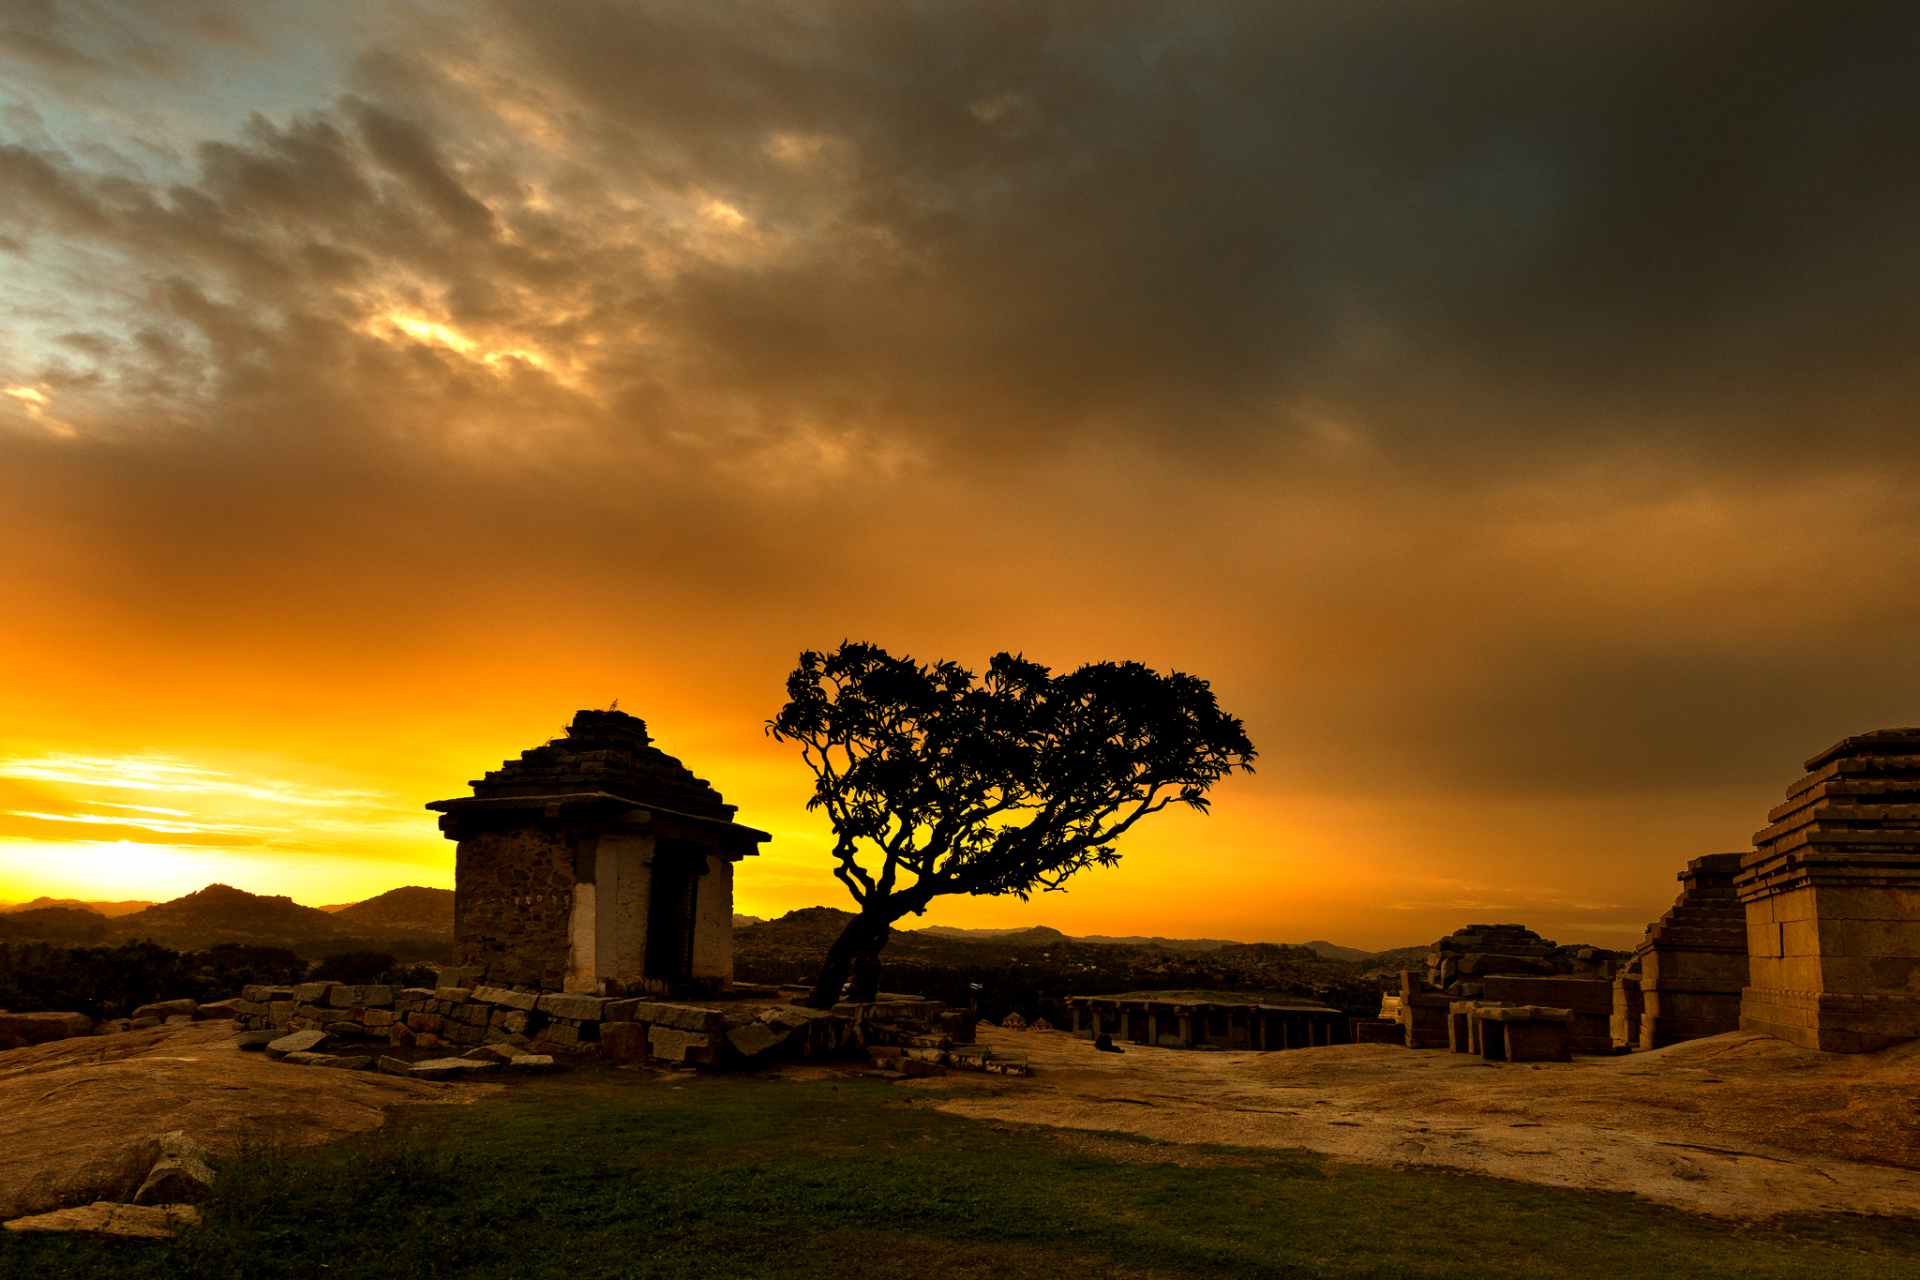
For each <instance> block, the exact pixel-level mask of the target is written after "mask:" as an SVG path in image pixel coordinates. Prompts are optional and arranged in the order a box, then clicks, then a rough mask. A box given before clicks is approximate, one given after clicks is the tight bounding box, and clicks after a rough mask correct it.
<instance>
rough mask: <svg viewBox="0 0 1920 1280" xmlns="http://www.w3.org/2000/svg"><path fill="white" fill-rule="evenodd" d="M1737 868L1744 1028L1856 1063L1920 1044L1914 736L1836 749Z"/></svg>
mask: <svg viewBox="0 0 1920 1280" xmlns="http://www.w3.org/2000/svg"><path fill="white" fill-rule="evenodd" d="M1806 768H1807V773H1806V776H1805V777H1803V778H1801V779H1800V780H1799V781H1798V782H1796V783H1794V784H1793V785H1792V786H1790V787H1788V788H1787V799H1786V802H1785V803H1784V804H1781V805H1779V806H1778V807H1776V808H1775V809H1773V810H1772V812H1770V813H1768V815H1767V820H1768V822H1769V823H1770V824H1771V825H1769V826H1768V827H1766V828H1765V829H1764V830H1762V831H1760V832H1757V833H1756V834H1755V835H1754V838H1753V842H1754V850H1753V852H1752V853H1749V854H1747V855H1745V856H1744V857H1743V858H1742V859H1741V861H1740V870H1739V872H1738V873H1737V874H1736V875H1735V877H1734V882H1733V883H1734V889H1735V891H1736V892H1737V893H1738V894H1739V896H1740V902H1741V905H1742V906H1744V907H1745V909H1746V926H1747V958H1748V978H1747V986H1746V989H1745V991H1744V992H1743V993H1742V995H1741V1001H1740V1027H1741V1029H1742V1030H1745V1031H1761V1032H1765V1033H1766V1034H1768V1035H1773V1036H1779V1037H1780V1038H1781V1039H1783V1040H1791V1041H1793V1042H1794V1043H1795V1044H1798V1045H1800V1046H1802V1047H1804V1048H1808V1049H1826V1050H1832V1051H1838V1052H1841V1053H1864V1052H1870V1051H1871V1050H1874V1049H1880V1048H1885V1047H1886V1046H1888V1045H1891V1044H1896V1043H1898V1042H1899V1041H1902V1040H1909V1039H1912V1038H1914V1037H1916V1036H1920V728H1907V729H1881V730H1878V731H1877V732H1874V733H1866V734H1861V735H1859V736H1857V737H1852V738H1842V739H1841V740H1840V741H1839V742H1837V743H1835V744H1834V745H1833V746H1831V747H1828V748H1827V749H1826V750H1825V751H1822V752H1821V753H1820V754H1819V755H1817V756H1814V757H1813V758H1812V759H1811V760H1808V761H1807V763H1806Z"/></svg>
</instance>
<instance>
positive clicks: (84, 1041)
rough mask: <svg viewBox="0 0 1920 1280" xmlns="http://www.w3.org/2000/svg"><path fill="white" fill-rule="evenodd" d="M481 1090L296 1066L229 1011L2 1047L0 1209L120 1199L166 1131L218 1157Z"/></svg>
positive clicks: (353, 1128)
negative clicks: (239, 1026) (245, 1034)
mask: <svg viewBox="0 0 1920 1280" xmlns="http://www.w3.org/2000/svg"><path fill="white" fill-rule="evenodd" d="M492 1091H493V1087H492V1086H488V1085H482V1084H459V1085H445V1084H434V1083H431V1082H428V1081H424V1080H417V1079H402V1078H397V1077H394V1076H390V1075H382V1074H380V1073H378V1072H372V1071H301V1070H299V1069H297V1068H293V1067H287V1066H284V1065H282V1064H280V1063H277V1062H273V1061H270V1060H268V1059H266V1058H264V1057H262V1056H261V1055H260V1054H258V1053H245V1052H242V1051H241V1049H240V1048H239V1046H238V1045H236V1044H235V1043H234V1032H233V1026H232V1024H231V1023H227V1022H195V1023H188V1024H185V1025H182V1026H173V1027H169V1026H160V1027H151V1028H148V1029H146V1030H143V1031H129V1032H123V1033H121V1034H119V1035H112V1036H88V1037H83V1038H79V1039H72V1040H58V1041H55V1042H53V1043H51V1044H43V1045H37V1046H34V1047H32V1048H28V1049H16V1050H13V1051H11V1052H9V1053H7V1054H5V1055H4V1056H0V1221H4V1220H8V1219H14V1218H19V1217H22V1216H25V1215H28V1214H40V1213H45V1212H47V1211H49V1210H52V1209H56V1208H58V1207H60V1206H62V1205H71V1204H74V1203H76V1202H80V1203H84V1202H87V1201H92V1200H124V1199H130V1198H131V1197H132V1196H133V1194H134V1193H135V1191H136V1190H137V1189H138V1188H139V1187H140V1185H141V1183H142V1182H143V1181H144V1180H145V1179H146V1177H147V1175H148V1173H149V1171H150V1170H151V1169H152V1167H153V1165H154V1163H155V1161H156V1160H157V1159H159V1158H160V1156H161V1154H162V1153H161V1142H160V1138H161V1135H163V1134H166V1133H168V1132H170V1131H174V1130H180V1131H184V1132H185V1133H186V1134H189V1135H191V1136H192V1138H193V1139H194V1140H195V1141H197V1142H198V1143H200V1144H201V1145H202V1146H203V1147H205V1148H206V1149H207V1151H209V1152H210V1153H211V1154H212V1156H213V1158H214V1160H215V1162H216V1164H217V1162H218V1160H219V1158H220V1157H221V1156H223V1155H225V1154H228V1153H230V1152H232V1151H233V1150H235V1149H236V1148H237V1147H238V1146H240V1145H241V1144H242V1143H243V1142H249V1141H253V1142H278V1143H285V1144H294V1145H304V1144H307V1143H317V1142H327V1141H331V1140H333V1139H336V1138H343V1137H346V1136H348V1135H349V1134H354V1133H360V1132H364V1131H365V1130H368V1129H374V1128H377V1127H379V1126H380V1125H381V1124H382V1123H383V1122H384V1121H385V1120H386V1118H387V1116H388V1114H389V1113H390V1112H391V1111H392V1110H393V1109H394V1108H396V1107H399V1106H403V1105H406V1104H409V1103H422V1102H451V1103H461V1102H469V1101H472V1100H473V1099H475V1098H478V1097H481V1096H483V1095H485V1094H487V1093H491V1092H492ZM9 1225H11V1223H9Z"/></svg>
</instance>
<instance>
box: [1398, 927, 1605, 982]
mask: <svg viewBox="0 0 1920 1280" xmlns="http://www.w3.org/2000/svg"><path fill="white" fill-rule="evenodd" d="M1616 959H1617V958H1616V956H1615V955H1614V953H1613V952H1611V951H1607V950H1604V949H1602V948H1599V947H1563V946H1560V945H1559V944H1557V943H1555V942H1551V941H1549V940H1548V939H1546V938H1543V937H1541V936H1540V935H1539V934H1537V933H1535V932H1534V931H1533V930H1531V929H1529V928H1527V927H1525V926H1524V925H1517V924H1470V925H1468V926H1467V927H1466V928H1464V929H1458V930H1455V931H1454V933H1453V934H1452V935H1451V936H1449V937H1445V938H1442V939H1440V940H1439V941H1438V942H1436V943H1434V944H1433V949H1432V950H1431V951H1429V952H1428V953H1427V983H1428V985H1430V986H1432V987H1435V988H1437V989H1439V990H1441V991H1445V992H1446V993H1447V994H1448V995H1451V996H1453V997H1454V998H1455V999H1460V1000H1466V999H1472V998H1473V997H1475V996H1478V995H1479V994H1481V993H1480V992H1479V991H1478V990H1477V989H1475V988H1477V987H1478V986H1479V985H1480V982H1481V980H1482V979H1483V978H1485V976H1486V975H1488V974H1492V973H1509V974H1517V975H1521V976H1528V975H1531V976H1535V977H1547V976H1549V975H1553V974H1565V975H1567V976H1570V977H1576V978H1604V979H1606V980H1607V981H1609V982H1611V981H1612V980H1613V969H1614V965H1615V963H1616Z"/></svg>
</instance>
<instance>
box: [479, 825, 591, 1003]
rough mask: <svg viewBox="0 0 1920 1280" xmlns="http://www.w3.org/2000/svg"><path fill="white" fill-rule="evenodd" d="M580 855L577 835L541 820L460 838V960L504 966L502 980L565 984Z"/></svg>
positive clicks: (549, 985)
mask: <svg viewBox="0 0 1920 1280" xmlns="http://www.w3.org/2000/svg"><path fill="white" fill-rule="evenodd" d="M574 859H575V850H574V846H573V842H572V841H571V840H568V839H566V838H565V837H564V836H563V835H562V834H560V833H557V832H552V831H543V830H540V829H538V828H521V829H519V830H512V831H490V832H485V833H482V834H479V835H476V836H475V837H473V838H472V839H469V840H463V841H461V842H460V845H459V848H458V851H457V852H456V853H455V855H454V873H453V874H454V892H453V928H454V939H455V949H454V963H455V964H457V965H460V966H462V967H476V968H483V969H487V970H489V971H492V970H493V969H495V968H498V969H500V971H501V976H500V977H499V978H498V979H497V980H498V981H503V982H511V983H514V984H521V983H524V984H526V985H529V986H542V987H547V988H549V989H558V988H559V987H560V986H561V985H562V983H563V982H564V980H565V977H566V972H567V954H568V951H569V948H570V943H571V936H570V933H571V931H570V924H571V921H572V917H573V901H574ZM509 974H512V975H517V976H508V975H509Z"/></svg>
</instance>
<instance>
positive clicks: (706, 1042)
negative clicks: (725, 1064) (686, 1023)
mask: <svg viewBox="0 0 1920 1280" xmlns="http://www.w3.org/2000/svg"><path fill="white" fill-rule="evenodd" d="M724 1042H725V1037H724V1036H722V1035H720V1034H718V1033H716V1032H700V1031H681V1030H679V1029H677V1028H675V1027H664V1026H655V1027H654V1028H653V1030H652V1031H651V1032H649V1033H648V1035H647V1045H648V1047H649V1048H651V1049H652V1050H653V1056H654V1057H656V1058H659V1059H661V1060H663V1061H666V1062H687V1063H698V1064H700V1065H702V1066H718V1065H719V1063H720V1055H721V1045H722V1044H723V1043H724Z"/></svg>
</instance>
